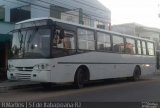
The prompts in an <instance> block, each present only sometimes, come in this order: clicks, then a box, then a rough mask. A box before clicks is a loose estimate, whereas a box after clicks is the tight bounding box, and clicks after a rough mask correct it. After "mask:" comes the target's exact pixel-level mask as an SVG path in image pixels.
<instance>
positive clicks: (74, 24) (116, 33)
mask: <svg viewBox="0 0 160 108" xmlns="http://www.w3.org/2000/svg"><path fill="white" fill-rule="evenodd" d="M38 20H52V21H53V22H54V21H55V22H60V23H65V24H70V25H73V26H78V27H82V28H87V29H92V30H97V31H101V32H106V33H112V34H115V35H120V36H125V37H130V38H135V39H141V40H146V41H151V42H155V41H153V40H150V39H145V38H141V37H136V36H132V35H127V34H122V33H118V32H114V31H108V30H104V29H99V28H95V27H90V26H85V25H81V24H76V23H72V22H68V21H64V20H60V19H56V18H53V17H41V18H32V19H28V20H24V21H21V22H18V23H16V25H18V24H23V23H27V22H32V21H38Z"/></svg>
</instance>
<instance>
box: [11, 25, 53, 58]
mask: <svg viewBox="0 0 160 108" xmlns="http://www.w3.org/2000/svg"><path fill="white" fill-rule="evenodd" d="M49 56H50V29H47V28H38V27H35V28H30V29H27V30H25V29H24V30H21V29H19V30H16V31H15V32H14V33H13V40H12V48H11V58H12V59H18V58H26V59H27V58H28V59H33V58H48V57H49Z"/></svg>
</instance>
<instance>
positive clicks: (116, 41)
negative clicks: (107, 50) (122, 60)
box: [113, 35, 124, 53]
mask: <svg viewBox="0 0 160 108" xmlns="http://www.w3.org/2000/svg"><path fill="white" fill-rule="evenodd" d="M113 51H114V52H118V53H124V39H123V37H120V36H116V35H113Z"/></svg>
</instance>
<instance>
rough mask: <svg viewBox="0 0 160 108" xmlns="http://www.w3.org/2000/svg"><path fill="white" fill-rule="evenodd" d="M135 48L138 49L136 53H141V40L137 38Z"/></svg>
mask: <svg viewBox="0 0 160 108" xmlns="http://www.w3.org/2000/svg"><path fill="white" fill-rule="evenodd" d="M137 49H138V53H137V54H140V55H141V54H142V47H141V41H140V40H137Z"/></svg>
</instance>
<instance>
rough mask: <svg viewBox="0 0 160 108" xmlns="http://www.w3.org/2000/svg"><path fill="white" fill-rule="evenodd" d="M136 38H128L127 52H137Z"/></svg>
mask: <svg viewBox="0 0 160 108" xmlns="http://www.w3.org/2000/svg"><path fill="white" fill-rule="evenodd" d="M135 45H136V44H135V40H134V39H130V38H126V43H125V52H126V53H127V54H136V47H135Z"/></svg>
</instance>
